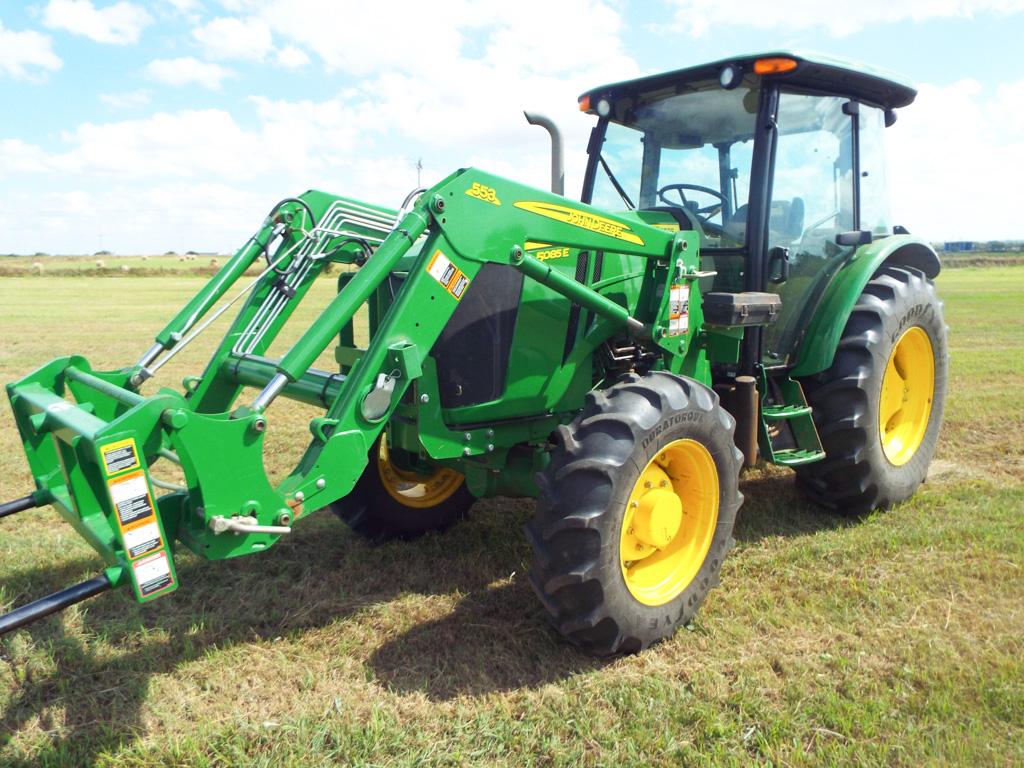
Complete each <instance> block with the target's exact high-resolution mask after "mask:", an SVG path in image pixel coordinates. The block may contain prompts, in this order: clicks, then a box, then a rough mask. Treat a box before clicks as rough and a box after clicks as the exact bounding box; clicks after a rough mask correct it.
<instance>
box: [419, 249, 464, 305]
mask: <svg viewBox="0 0 1024 768" xmlns="http://www.w3.org/2000/svg"><path fill="white" fill-rule="evenodd" d="M427 272H428V273H430V276H431V277H432V278H434V279H435V280H437V282H439V283H440V284H441V287H442V288H444V289H445V290H446V291H448V293H450V294H451V295H452V296H453V297H454V298H455V300H456V301H458V300H459V299H461V298H462V294H464V293H465V292H466V289H467V288H468V287H469V278H468V277H466V274H465V273H464V272H463V271H462V270H461V269H459V268H458V267H456V266H455V265H454V264H452V261H451V259H449V258H448V257H447V256H445V255H444V254H443V253H441V250H440V249H438V250H436V251H434V255H433V256H431V257H430V263H429V264H427Z"/></svg>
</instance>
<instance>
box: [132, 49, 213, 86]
mask: <svg viewBox="0 0 1024 768" xmlns="http://www.w3.org/2000/svg"><path fill="white" fill-rule="evenodd" d="M146 74H147V75H148V76H149V77H150V78H152V79H153V80H156V81H157V82H160V83H164V84H165V85H173V86H177V87H180V86H183V85H191V84H193V83H194V84H196V85H201V86H202V87H203V88H209V89H211V90H214V91H216V90H219V89H220V86H221V82H222V81H223V80H224V78H226V77H229V76H230V75H231V70H230V69H226V68H224V67H222V66H220V65H219V64H210V63H209V62H205V61H199V60H198V59H196V58H194V57H192V56H183V57H181V58H177V59H154V60H153V61H151V62H149V64H147V65H146Z"/></svg>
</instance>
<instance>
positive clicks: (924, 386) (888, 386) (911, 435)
mask: <svg viewBox="0 0 1024 768" xmlns="http://www.w3.org/2000/svg"><path fill="white" fill-rule="evenodd" d="M934 396H935V355H934V351H933V350H932V343H931V339H929V338H928V334H927V332H925V330H924V329H923V328H921V327H920V326H914V327H912V328H908V329H907V330H906V331H905V332H904V333H903V334H902V335H901V336H900V338H899V339H898V340H897V342H896V344H894V345H893V348H892V354H890V355H889V361H888V363H887V364H886V366H885V374H884V375H883V377H882V389H881V393H880V397H879V404H878V428H879V429H878V433H879V437H880V439H881V441H882V451H883V452H884V453H885V457H886V458H887V459H888V460H889V462H890V463H891V464H893V465H894V466H897V467H898V466H902V465H904V464H906V463H907V462H908V461H910V459H911V458H912V457H913V455H914V454H915V453H916V452H917V449H918V448H919V447H920V446H921V443H922V442H923V441H924V435H925V432H926V431H927V430H928V422H929V419H930V417H931V412H932V399H933V398H934Z"/></svg>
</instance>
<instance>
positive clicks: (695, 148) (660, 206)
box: [591, 81, 758, 248]
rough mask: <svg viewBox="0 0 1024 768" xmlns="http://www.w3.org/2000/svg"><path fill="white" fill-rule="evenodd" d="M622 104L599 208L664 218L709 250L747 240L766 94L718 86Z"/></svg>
mask: <svg viewBox="0 0 1024 768" xmlns="http://www.w3.org/2000/svg"><path fill="white" fill-rule="evenodd" d="M685 88H686V90H685V92H683V93H677V92H676V91H677V90H678V89H677V88H675V87H673V88H672V89H669V90H664V91H660V92H657V93H651V94H645V95H643V96H641V97H638V98H636V99H619V100H617V101H616V103H615V105H614V107H613V114H612V116H611V118H610V121H609V123H608V128H607V131H606V132H605V137H604V144H603V146H602V149H601V157H600V159H599V161H598V169H597V174H596V176H595V180H594V191H593V195H592V198H591V203H592V204H593V205H596V206H598V207H601V208H607V209H611V210H623V209H627V210H632V209H643V210H653V211H660V212H662V213H663V215H664V216H665V218H666V220H667V221H675V222H676V223H677V224H678V225H679V226H680V227H681V228H684V229H696V230H697V231H699V232H700V233H701V241H702V244H703V246H704V247H710V248H739V247H742V246H743V245H744V243H745V241H746V230H747V198H748V196H749V193H750V167H751V161H752V159H753V149H754V139H753V136H754V126H755V119H756V115H757V102H758V90H757V88H756V86H747V85H746V84H742V85H740V86H739V87H737V88H735V89H733V90H725V89H724V88H722V87H721V86H720V85H719V84H718V83H717V82H715V81H708V82H702V83H688V84H686V86H685Z"/></svg>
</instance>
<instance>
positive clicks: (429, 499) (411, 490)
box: [377, 438, 465, 509]
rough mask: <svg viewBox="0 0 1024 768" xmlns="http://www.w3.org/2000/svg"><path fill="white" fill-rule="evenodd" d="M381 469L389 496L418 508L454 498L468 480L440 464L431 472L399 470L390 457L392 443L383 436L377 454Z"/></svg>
mask: <svg viewBox="0 0 1024 768" xmlns="http://www.w3.org/2000/svg"><path fill="white" fill-rule="evenodd" d="M377 471H378V473H379V474H380V481H381V483H382V484H383V486H384V490H386V491H387V492H388V495H389V496H390V497H391V498H393V499H394V500H395V501H397V502H398V503H399V504H404V505H405V506H407V507H412V508H414V509H429V508H430V507H436V506H437V505H438V504H440V503H441V502H442V501H445V500H446V499H449V498H451V496H452V495H453V494H454V493H455V492H456V491H457V490H459V488H460V487H461V486H462V483H463V481H464V480H465V478H464V477H463V476H462V475H460V474H459V473H458V472H456V471H455V470H454V469H448V468H447V467H438V468H437V469H435V470H434V471H433V472H432V473H430V474H429V475H420V474H417V473H416V472H407V471H405V470H402V469H399V468H398V467H396V466H395V465H394V464H392V463H391V461H390V460H389V459H388V445H387V441H386V440H384V439H383V438H382V439H381V441H380V450H379V451H378V453H377Z"/></svg>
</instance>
